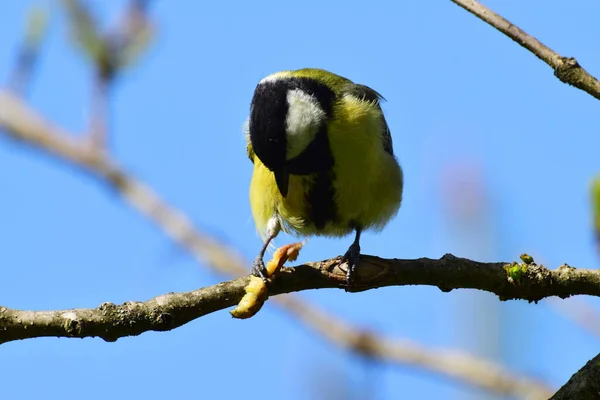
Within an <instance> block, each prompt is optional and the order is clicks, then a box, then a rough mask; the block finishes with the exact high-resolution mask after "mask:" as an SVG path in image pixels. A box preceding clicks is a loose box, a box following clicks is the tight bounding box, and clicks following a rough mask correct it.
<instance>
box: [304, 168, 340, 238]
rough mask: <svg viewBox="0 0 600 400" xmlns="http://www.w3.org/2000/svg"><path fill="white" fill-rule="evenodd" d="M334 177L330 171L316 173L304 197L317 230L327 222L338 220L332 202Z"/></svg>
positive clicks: (334, 205)
mask: <svg viewBox="0 0 600 400" xmlns="http://www.w3.org/2000/svg"><path fill="white" fill-rule="evenodd" d="M334 177H335V176H334V172H333V170H331V169H329V170H327V171H323V172H318V173H317V174H316V175H315V180H314V181H313V184H312V187H311V188H310V190H309V191H308V194H307V196H306V197H307V198H306V200H307V201H308V204H310V218H311V220H312V221H313V223H314V224H315V228H316V229H317V230H322V229H323V228H325V225H326V224H327V223H328V222H333V221H336V220H338V212H337V211H338V210H337V206H336V204H335V201H334V198H335V190H334V188H333V180H334Z"/></svg>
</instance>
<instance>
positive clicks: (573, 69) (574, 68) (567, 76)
mask: <svg viewBox="0 0 600 400" xmlns="http://www.w3.org/2000/svg"><path fill="white" fill-rule="evenodd" d="M451 1H452V2H453V3H455V4H457V5H459V6H460V7H462V8H464V9H465V10H467V11H468V12H470V13H471V14H473V15H475V16H476V17H477V18H479V19H481V20H482V21H484V22H486V23H488V24H489V25H491V26H493V27H494V28H496V29H497V30H499V31H500V32H502V33H504V34H505V35H506V36H508V37H509V38H511V39H512V40H514V41H515V42H517V43H518V44H520V45H521V46H523V47H524V48H526V49H527V50H529V51H530V52H532V53H533V54H534V55H535V56H536V57H538V58H539V59H540V60H542V61H543V62H545V63H546V64H548V65H549V66H550V67H551V68H552V69H553V70H554V75H555V76H556V77H557V78H558V79H560V80H561V82H563V83H568V84H569V85H571V86H574V87H576V88H578V89H581V90H583V91H584V92H587V93H588V94H590V95H592V96H594V97H595V98H596V99H598V100H600V82H599V81H598V79H596V78H594V77H593V76H592V75H590V74H589V73H588V72H587V71H586V70H585V69H583V68H582V67H581V66H580V65H579V63H578V62H577V60H575V59H574V58H572V57H563V56H561V55H560V54H558V53H556V52H555V51H554V50H552V49H551V48H549V47H548V46H546V45H544V44H543V43H542V42H540V41H539V40H537V39H536V38H534V37H533V36H531V35H529V34H528V33H527V32H525V31H523V30H522V29H521V28H519V27H518V26H516V25H513V23H511V22H510V21H508V20H506V19H505V18H503V17H502V16H500V15H498V14H496V13H495V12H494V11H492V10H490V9H489V8H487V7H486V6H484V5H483V4H481V3H479V2H477V1H476V0H451Z"/></svg>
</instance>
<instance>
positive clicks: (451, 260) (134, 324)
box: [0, 254, 600, 343]
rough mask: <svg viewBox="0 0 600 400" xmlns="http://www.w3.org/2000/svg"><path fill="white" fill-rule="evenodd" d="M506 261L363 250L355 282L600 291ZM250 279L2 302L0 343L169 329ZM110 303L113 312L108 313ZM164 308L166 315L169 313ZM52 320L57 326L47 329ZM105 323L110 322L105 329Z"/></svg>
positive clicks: (277, 284) (305, 280) (314, 272)
mask: <svg viewBox="0 0 600 400" xmlns="http://www.w3.org/2000/svg"><path fill="white" fill-rule="evenodd" d="M505 266H506V263H484V262H478V261H472V260H468V259H465V258H459V257H455V256H453V255H451V254H446V255H445V256H443V257H442V258H440V259H439V260H435V259H430V258H419V259H415V260H402V259H383V258H379V257H374V256H369V255H361V258H360V261H359V265H358V267H357V276H356V282H355V283H354V289H355V291H365V290H369V289H375V288H380V287H386V286H407V285H427V286H436V287H438V288H440V289H441V290H442V291H444V292H448V291H450V290H452V289H459V288H465V289H480V290H484V291H488V292H491V293H495V294H496V295H498V296H499V297H500V299H501V300H507V299H524V300H528V301H538V300H540V299H543V298H545V297H550V296H559V297H568V296H572V295H579V294H587V295H595V296H600V271H592V270H584V269H575V268H572V267H565V266H563V267H560V268H558V269H556V270H548V269H546V268H545V267H543V266H539V265H531V266H529V267H528V268H527V270H526V271H525V272H524V273H523V275H522V276H520V278H519V283H518V284H517V283H516V282H514V281H513V282H511V281H510V280H511V279H510V278H509V276H507V272H506V269H505ZM345 277H346V272H345V264H341V257H337V258H333V259H329V260H325V261H321V262H315V263H308V264H304V265H301V266H297V267H294V268H284V269H282V270H281V271H280V272H279V273H278V274H277V275H276V277H275V279H274V281H273V282H272V284H271V285H270V288H269V292H270V294H271V295H278V294H282V293H291V292H297V291H301V290H309V289H323V288H345V286H346V284H345V279H346V278H345ZM247 283H248V277H242V278H238V279H235V280H232V281H229V282H224V283H220V284H218V285H215V286H212V287H208V288H203V289H199V290H197V291H194V292H189V293H179V294H167V295H163V296H160V297H157V298H155V299H153V300H150V301H148V302H145V303H125V304H124V305H123V306H121V308H115V306H112V305H111V306H107V305H104V306H102V307H101V308H99V309H96V310H95V311H94V310H87V311H86V310H79V311H58V312H32V311H14V310H9V309H3V311H2V317H1V321H2V324H1V326H2V327H3V328H4V330H3V331H2V332H0V343H3V342H7V341H10V340H16V339H24V338H31V337H40V336H67V337H88V336H100V337H102V338H104V339H105V340H109V341H113V340H116V339H117V338H119V337H123V336H131V335H139V334H140V333H143V332H146V331H148V330H158V331H163V330H170V329H173V328H176V327H178V326H181V325H183V324H185V323H187V322H189V321H191V320H192V319H195V318H198V317H201V316H203V315H206V314H209V313H211V312H214V311H217V310H221V309H224V308H226V307H230V306H232V305H234V304H236V303H238V302H239V300H240V299H241V298H242V296H243V295H244V293H245V292H244V287H245V285H246V284H247ZM106 310H108V311H106ZM114 310H116V312H114V313H113V312H112V311H114ZM70 312H71V313H74V314H70V315H68V316H67V317H65V313H70ZM21 313H24V314H21ZM57 313H58V314H57ZM78 313H79V314H78ZM166 314H169V315H170V317H168V318H167V317H166ZM76 315H80V319H81V322H80V323H77V324H76V325H77V326H76V328H73V327H70V326H66V325H65V321H66V320H65V318H67V320H72V319H75V316H76ZM53 316H54V317H56V318H57V319H56V322H52V318H51V317H53ZM19 321H21V322H19ZM51 326H54V328H52V329H50V330H48V329H49V327H51ZM107 326H110V327H111V328H110V329H109V330H107V329H106V327H107ZM15 332H16V333H15Z"/></svg>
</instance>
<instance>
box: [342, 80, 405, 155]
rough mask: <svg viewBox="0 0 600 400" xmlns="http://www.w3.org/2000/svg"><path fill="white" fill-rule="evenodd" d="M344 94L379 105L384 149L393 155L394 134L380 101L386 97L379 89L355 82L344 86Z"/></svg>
mask: <svg viewBox="0 0 600 400" xmlns="http://www.w3.org/2000/svg"><path fill="white" fill-rule="evenodd" d="M344 94H349V95H351V96H354V97H356V98H358V99H361V100H363V101H370V102H373V103H375V104H376V105H377V108H378V109H379V112H380V113H381V122H382V124H383V132H382V139H383V149H384V150H385V151H387V152H388V153H390V154H391V155H394V149H393V146H392V134H391V132H390V127H389V126H388V124H387V121H386V120H385V116H384V115H383V110H382V109H381V105H380V104H379V103H380V101H385V98H384V97H383V96H382V95H381V94H379V93H378V92H377V91H375V90H373V89H371V88H370V87H368V86H365V85H359V84H355V83H353V84H350V85H348V86H347V87H346V88H344Z"/></svg>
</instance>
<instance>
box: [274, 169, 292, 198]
mask: <svg viewBox="0 0 600 400" xmlns="http://www.w3.org/2000/svg"><path fill="white" fill-rule="evenodd" d="M273 173H274V174H275V183H277V188H278V189H279V193H281V195H282V196H283V197H286V196H287V193H288V186H289V183H290V173H289V172H288V169H287V166H283V167H281V168H277V169H276V170H275V171H273Z"/></svg>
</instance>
